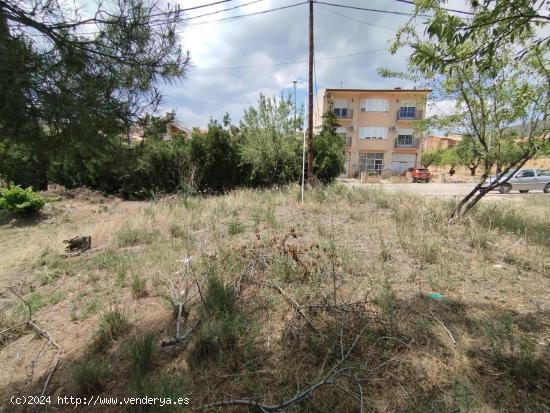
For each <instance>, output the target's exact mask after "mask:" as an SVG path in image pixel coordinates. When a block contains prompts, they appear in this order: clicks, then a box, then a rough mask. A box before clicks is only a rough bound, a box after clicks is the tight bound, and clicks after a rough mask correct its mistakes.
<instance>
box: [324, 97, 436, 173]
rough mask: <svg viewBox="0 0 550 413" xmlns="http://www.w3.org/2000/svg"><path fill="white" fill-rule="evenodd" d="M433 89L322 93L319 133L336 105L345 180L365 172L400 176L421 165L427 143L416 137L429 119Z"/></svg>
mask: <svg viewBox="0 0 550 413" xmlns="http://www.w3.org/2000/svg"><path fill="white" fill-rule="evenodd" d="M429 93H430V90H427V89H408V90H406V89H400V88H396V89H322V90H320V91H319V95H318V99H317V102H318V111H317V112H316V113H315V114H314V119H313V121H314V128H315V129H316V130H319V129H320V128H321V125H322V115H323V113H325V111H326V110H328V108H329V105H330V104H332V110H333V112H334V114H335V115H336V117H337V119H338V123H339V127H338V129H337V132H338V133H340V134H341V135H342V136H344V137H345V141H346V148H345V152H346V163H345V173H344V175H345V176H348V177H353V176H357V175H358V174H359V173H361V172H363V171H365V172H368V173H372V174H381V173H384V172H385V173H387V174H397V173H400V172H403V171H406V170H407V169H408V168H411V167H414V166H417V165H418V164H419V163H420V154H421V151H422V145H421V141H422V137H421V136H418V135H417V134H415V133H414V121H417V120H421V119H424V115H425V113H426V101H427V97H428V94H429Z"/></svg>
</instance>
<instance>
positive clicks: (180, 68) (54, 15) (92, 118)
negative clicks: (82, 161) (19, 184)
mask: <svg viewBox="0 0 550 413" xmlns="http://www.w3.org/2000/svg"><path fill="white" fill-rule="evenodd" d="M180 14H181V13H180V11H179V9H174V8H170V6H168V5H166V4H163V3H162V2H160V1H155V0H116V1H115V0H113V1H107V2H102V3H99V5H98V6H97V9H96V11H95V13H94V14H92V15H91V16H90V17H82V16H80V15H79V13H78V11H77V10H75V9H74V8H71V7H70V6H68V5H67V3H62V2H58V1H46V0H31V1H27V2H20V1H14V0H4V1H1V2H0V33H1V35H0V148H1V150H2V151H3V152H4V154H5V156H6V159H7V160H6V161H5V162H2V163H1V164H0V168H1V169H0V174H2V175H4V176H6V177H7V178H8V179H10V178H12V177H14V178H16V179H17V180H18V181H19V180H20V181H25V182H26V183H31V184H32V185H33V186H35V187H40V188H43V187H45V186H46V185H47V182H48V172H49V169H50V165H51V163H52V162H55V161H56V160H55V158H56V157H57V156H58V155H61V156H63V157H64V158H67V157H69V158H71V159H72V156H71V154H75V156H79V155H78V154H81V155H82V156H86V155H85V154H87V153H90V152H91V153H97V152H100V151H101V150H102V147H103V146H104V145H105V140H106V139H108V137H109V136H111V137H113V136H118V135H120V134H122V133H125V132H126V131H127V129H128V127H129V125H130V124H131V123H132V122H134V121H136V120H137V118H138V117H139V116H140V115H141V114H143V113H144V112H145V111H150V110H152V109H155V108H156V106H157V105H158V103H159V101H160V98H161V96H160V93H159V90H158V83H159V82H160V81H172V80H175V79H177V78H179V77H181V76H183V75H184V74H185V71H186V69H187V67H188V64H189V58H188V56H186V55H184V54H183V53H182V51H181V48H180V47H179V44H178V38H177V35H176V32H175V28H176V25H177V24H178V23H179V22H180V20H181V17H180ZM107 146H108V145H107ZM18 160H22V161H23V162H22V163H21V168H22V169H21V171H18V170H15V169H14V168H13V165H14V163H15V162H17V161H18Z"/></svg>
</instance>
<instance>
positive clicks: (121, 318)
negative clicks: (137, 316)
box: [95, 308, 131, 351]
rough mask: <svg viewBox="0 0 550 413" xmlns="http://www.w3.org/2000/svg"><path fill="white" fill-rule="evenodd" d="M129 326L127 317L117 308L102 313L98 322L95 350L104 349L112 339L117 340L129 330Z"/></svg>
mask: <svg viewBox="0 0 550 413" xmlns="http://www.w3.org/2000/svg"><path fill="white" fill-rule="evenodd" d="M130 327H131V325H130V322H129V321H128V318H127V317H126V315H125V314H124V313H123V312H122V311H121V310H119V309H118V308H116V309H114V310H111V311H109V312H107V313H105V314H103V316H102V317H101V320H100V322H99V333H98V337H97V338H96V341H95V347H96V350H99V351H101V350H104V349H105V348H106V347H108V346H109V345H110V344H111V343H112V342H113V341H116V340H118V339H119V338H120V337H122V336H123V335H124V334H126V333H127V332H128V331H130Z"/></svg>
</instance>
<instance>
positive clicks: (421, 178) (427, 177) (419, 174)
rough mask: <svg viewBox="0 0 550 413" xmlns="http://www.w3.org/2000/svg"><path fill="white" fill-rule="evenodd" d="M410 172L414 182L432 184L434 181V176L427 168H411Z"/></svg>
mask: <svg viewBox="0 0 550 413" xmlns="http://www.w3.org/2000/svg"><path fill="white" fill-rule="evenodd" d="M409 172H410V173H411V176H412V181H413V182H430V181H431V180H432V174H431V172H430V171H428V170H427V169H426V168H410V169H409Z"/></svg>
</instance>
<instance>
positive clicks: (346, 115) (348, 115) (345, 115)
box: [332, 108, 353, 120]
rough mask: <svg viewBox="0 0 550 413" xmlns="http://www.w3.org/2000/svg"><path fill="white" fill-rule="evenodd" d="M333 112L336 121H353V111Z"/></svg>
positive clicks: (340, 110)
mask: <svg viewBox="0 0 550 413" xmlns="http://www.w3.org/2000/svg"><path fill="white" fill-rule="evenodd" d="M332 111H333V113H334V116H336V119H339V120H350V119H353V109H345V108H343V109H342V108H334V109H333V110H332Z"/></svg>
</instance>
